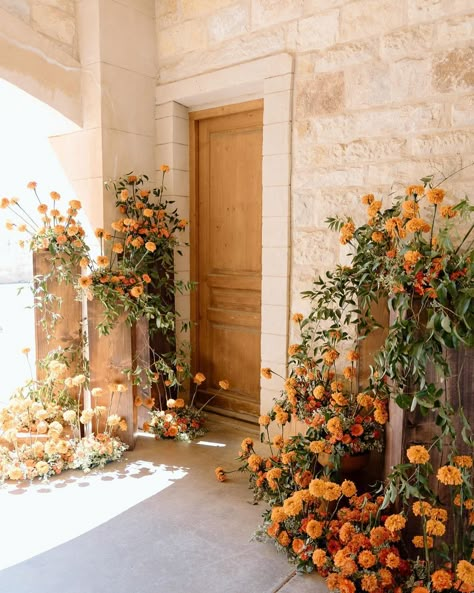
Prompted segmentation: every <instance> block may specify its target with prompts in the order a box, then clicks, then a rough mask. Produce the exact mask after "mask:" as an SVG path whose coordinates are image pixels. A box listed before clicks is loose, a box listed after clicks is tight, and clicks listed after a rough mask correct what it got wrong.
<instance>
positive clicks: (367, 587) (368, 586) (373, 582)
mask: <svg viewBox="0 0 474 593" xmlns="http://www.w3.org/2000/svg"><path fill="white" fill-rule="evenodd" d="M360 586H361V588H362V591H367V593H374V591H377V590H379V583H378V581H377V577H376V576H375V575H374V574H365V575H364V576H363V577H362V580H361V582H360ZM427 593H428V591H427Z"/></svg>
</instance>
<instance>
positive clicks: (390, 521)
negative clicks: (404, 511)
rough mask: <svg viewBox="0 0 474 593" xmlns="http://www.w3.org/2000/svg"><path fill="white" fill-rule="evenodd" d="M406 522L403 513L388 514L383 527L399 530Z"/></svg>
mask: <svg viewBox="0 0 474 593" xmlns="http://www.w3.org/2000/svg"><path fill="white" fill-rule="evenodd" d="M406 523H407V520H406V519H405V517H403V515H390V516H389V517H387V519H386V520H385V527H386V528H387V529H388V530H389V531H400V530H402V529H403V528H404V527H405V525H406Z"/></svg>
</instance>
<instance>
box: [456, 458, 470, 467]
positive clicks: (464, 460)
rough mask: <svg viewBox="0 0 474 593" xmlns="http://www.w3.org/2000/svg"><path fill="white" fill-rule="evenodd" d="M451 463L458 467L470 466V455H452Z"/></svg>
mask: <svg viewBox="0 0 474 593" xmlns="http://www.w3.org/2000/svg"><path fill="white" fill-rule="evenodd" d="M453 463H454V465H457V466H458V467H472V457H470V456H469V455H456V456H455V457H453Z"/></svg>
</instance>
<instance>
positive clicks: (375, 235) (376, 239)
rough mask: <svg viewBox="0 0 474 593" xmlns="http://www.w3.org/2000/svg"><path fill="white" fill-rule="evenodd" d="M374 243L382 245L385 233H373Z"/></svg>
mask: <svg viewBox="0 0 474 593" xmlns="http://www.w3.org/2000/svg"><path fill="white" fill-rule="evenodd" d="M372 241H374V243H382V241H383V233H381V232H380V231H374V232H373V233H372Z"/></svg>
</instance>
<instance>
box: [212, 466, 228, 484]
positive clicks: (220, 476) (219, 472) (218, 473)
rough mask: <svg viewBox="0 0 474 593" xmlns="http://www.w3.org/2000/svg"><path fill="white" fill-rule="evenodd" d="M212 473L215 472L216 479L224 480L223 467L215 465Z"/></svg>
mask: <svg viewBox="0 0 474 593" xmlns="http://www.w3.org/2000/svg"><path fill="white" fill-rule="evenodd" d="M214 473H215V474H216V479H217V480H218V481H219V482H225V481H226V479H227V478H226V475H225V471H224V468H223V467H220V466H219V467H216V469H215V470H214Z"/></svg>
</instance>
